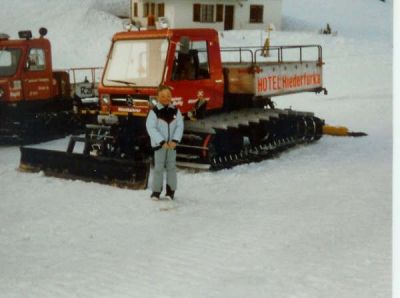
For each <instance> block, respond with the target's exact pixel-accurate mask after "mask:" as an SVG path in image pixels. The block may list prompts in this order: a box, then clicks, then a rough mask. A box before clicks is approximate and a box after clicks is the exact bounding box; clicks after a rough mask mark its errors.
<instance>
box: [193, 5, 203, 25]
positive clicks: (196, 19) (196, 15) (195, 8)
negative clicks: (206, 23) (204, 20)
mask: <svg viewBox="0 0 400 298" xmlns="http://www.w3.org/2000/svg"><path fill="white" fill-rule="evenodd" d="M200 10H201V5H200V4H197V3H195V4H193V22H200Z"/></svg>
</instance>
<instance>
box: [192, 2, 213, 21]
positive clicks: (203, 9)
mask: <svg viewBox="0 0 400 298" xmlns="http://www.w3.org/2000/svg"><path fill="white" fill-rule="evenodd" d="M214 8H215V5H214V4H198V3H195V4H193V22H203V23H213V22H214Z"/></svg>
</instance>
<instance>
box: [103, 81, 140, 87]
mask: <svg viewBox="0 0 400 298" xmlns="http://www.w3.org/2000/svg"><path fill="white" fill-rule="evenodd" d="M107 81H110V82H115V83H121V84H125V85H127V86H136V83H135V82H129V81H124V80H107Z"/></svg>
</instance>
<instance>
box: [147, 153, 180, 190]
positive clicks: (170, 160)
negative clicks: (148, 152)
mask: <svg viewBox="0 0 400 298" xmlns="http://www.w3.org/2000/svg"><path fill="white" fill-rule="evenodd" d="M164 171H166V172H167V185H169V187H170V188H171V190H172V191H175V190H176V186H177V175H176V150H173V149H166V148H161V149H158V150H157V151H155V152H154V172H153V184H152V191H153V192H161V191H162V189H163V182H164Z"/></svg>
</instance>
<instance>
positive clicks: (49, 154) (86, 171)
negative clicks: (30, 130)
mask: <svg viewBox="0 0 400 298" xmlns="http://www.w3.org/2000/svg"><path fill="white" fill-rule="evenodd" d="M20 150H21V162H20V170H21V171H28V172H40V171H43V172H44V173H45V174H46V175H48V176H55V177H59V178H68V179H79V180H83V181H93V182H98V183H102V184H109V185H113V186H118V187H124V188H130V189H145V188H146V187H147V183H148V177H149V172H150V161H149V160H148V159H144V160H129V159H117V158H111V157H104V156H91V155H86V154H78V153H70V152H63V151H54V150H44V149H37V148H29V147H21V148H20Z"/></svg>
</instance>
